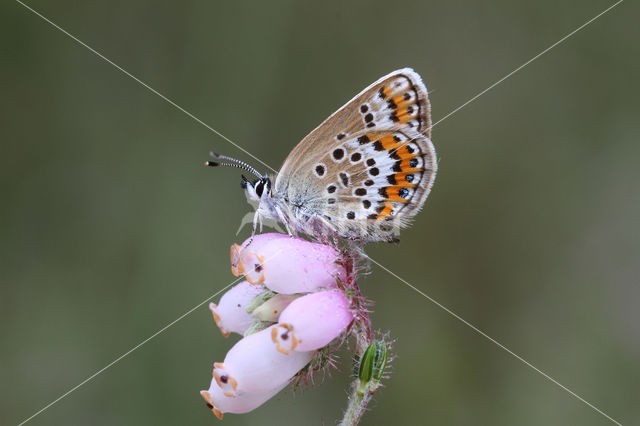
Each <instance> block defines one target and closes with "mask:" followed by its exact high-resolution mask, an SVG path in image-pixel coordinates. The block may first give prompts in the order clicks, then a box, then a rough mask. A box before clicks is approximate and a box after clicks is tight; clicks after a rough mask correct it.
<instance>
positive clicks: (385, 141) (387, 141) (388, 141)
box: [379, 135, 399, 151]
mask: <svg viewBox="0 0 640 426" xmlns="http://www.w3.org/2000/svg"><path fill="white" fill-rule="evenodd" d="M379 140H380V143H381V144H382V147H383V148H384V149H385V150H387V151H389V150H391V149H393V148H396V147H397V146H398V145H399V142H397V141H396V140H395V139H394V138H393V135H387V136H383V137H381V138H380V139H379Z"/></svg>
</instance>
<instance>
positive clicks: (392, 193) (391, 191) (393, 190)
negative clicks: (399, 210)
mask: <svg viewBox="0 0 640 426" xmlns="http://www.w3.org/2000/svg"><path fill="white" fill-rule="evenodd" d="M400 188H401V186H399V185H396V186H391V187H389V188H387V195H388V196H389V198H388V200H389V201H396V202H399V203H405V204H406V203H408V202H409V200H405V199H404V198H402V197H401V196H399V195H398V191H400ZM389 204H391V203H389ZM385 206H386V203H385ZM385 210H386V207H385Z"/></svg>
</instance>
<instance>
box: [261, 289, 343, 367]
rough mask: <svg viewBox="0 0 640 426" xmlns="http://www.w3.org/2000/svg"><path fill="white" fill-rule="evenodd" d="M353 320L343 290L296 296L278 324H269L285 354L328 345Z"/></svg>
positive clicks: (272, 338) (273, 335)
mask: <svg viewBox="0 0 640 426" xmlns="http://www.w3.org/2000/svg"><path fill="white" fill-rule="evenodd" d="M351 321H353V314H352V313H351V311H350V309H349V300H348V299H347V297H346V296H345V294H344V292H343V291H342V290H328V291H319V292H317V293H311V294H308V295H306V296H302V297H300V298H298V299H296V300H294V301H293V302H291V304H289V306H287V307H286V308H285V310H284V311H282V314H281V315H280V319H279V322H278V324H277V325H275V326H272V327H271V328H270V329H271V340H272V342H273V343H275V346H276V349H277V350H278V351H279V352H280V353H282V354H285V355H290V354H293V353H296V352H298V351H301V352H307V351H313V350H315V349H319V348H322V347H324V346H326V345H328V344H329V342H331V341H332V340H333V339H335V338H336V337H338V336H339V335H340V334H341V333H342V332H343V331H344V330H345V329H346V328H347V327H348V326H349V324H351ZM292 351H294V352H292Z"/></svg>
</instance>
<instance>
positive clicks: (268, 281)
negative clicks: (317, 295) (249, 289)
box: [231, 234, 346, 294]
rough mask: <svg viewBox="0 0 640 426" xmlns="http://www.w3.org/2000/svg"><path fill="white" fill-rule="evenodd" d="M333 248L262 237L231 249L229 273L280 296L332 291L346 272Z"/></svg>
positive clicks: (281, 237) (280, 236)
mask: <svg viewBox="0 0 640 426" xmlns="http://www.w3.org/2000/svg"><path fill="white" fill-rule="evenodd" d="M338 256H339V253H338V252H337V251H336V249H334V248H333V247H330V246H328V245H324V244H318V243H312V242H309V241H306V240H304V239H302V238H299V237H289V236H286V235H282V234H261V235H256V236H254V237H252V238H249V239H248V240H246V241H245V242H244V243H243V244H242V245H241V246H239V245H237V244H235V245H234V246H232V247H231V265H232V266H231V271H232V272H233V273H234V275H236V276H239V275H240V274H244V276H245V278H246V279H247V281H249V282H250V283H251V284H256V285H257V284H264V285H265V286H266V287H268V288H269V289H270V290H273V291H275V292H278V293H282V294H293V293H306V292H311V291H315V290H318V289H320V288H335V287H336V286H337V284H336V278H339V279H341V280H344V278H345V273H346V272H345V270H344V267H343V266H342V265H339V264H337V263H336V259H337V258H338Z"/></svg>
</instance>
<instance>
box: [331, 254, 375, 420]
mask: <svg viewBox="0 0 640 426" xmlns="http://www.w3.org/2000/svg"><path fill="white" fill-rule="evenodd" d="M355 253H359V252H357V251H356V252H355ZM356 256H358V255H357V254H355V255H354V252H351V254H350V255H346V256H345V259H344V260H345V262H344V265H345V267H346V270H347V276H348V277H349V278H350V279H348V280H347V281H348V282H347V286H348V288H349V290H350V291H351V292H352V294H353V300H354V304H355V306H354V308H355V309H354V310H355V321H354V325H353V327H352V329H351V334H352V335H353V336H354V337H355V340H356V345H355V346H356V347H355V355H356V358H357V359H358V360H362V357H363V355H364V353H365V351H366V350H367V348H368V347H369V345H370V344H371V343H372V339H373V331H372V329H371V319H370V317H369V310H368V309H367V307H366V301H365V298H364V297H363V296H362V293H361V291H360V287H359V286H358V284H357V282H356V275H357V272H356V270H355V269H356V265H357V263H356V262H357V259H356ZM377 387H378V383H377V382H376V383H375V384H373V382H371V381H370V382H368V383H364V384H363V383H360V379H359V377H358V376H357V374H356V377H355V379H354V381H353V383H352V384H351V395H350V396H349V401H348V404H347V409H346V410H345V413H344V416H343V418H342V420H341V421H340V426H355V425H357V424H358V423H359V422H360V419H361V418H362V415H363V414H364V412H365V411H366V409H367V404H368V403H369V401H370V400H371V398H372V396H373V393H374V392H375V389H376V388H377Z"/></svg>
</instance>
